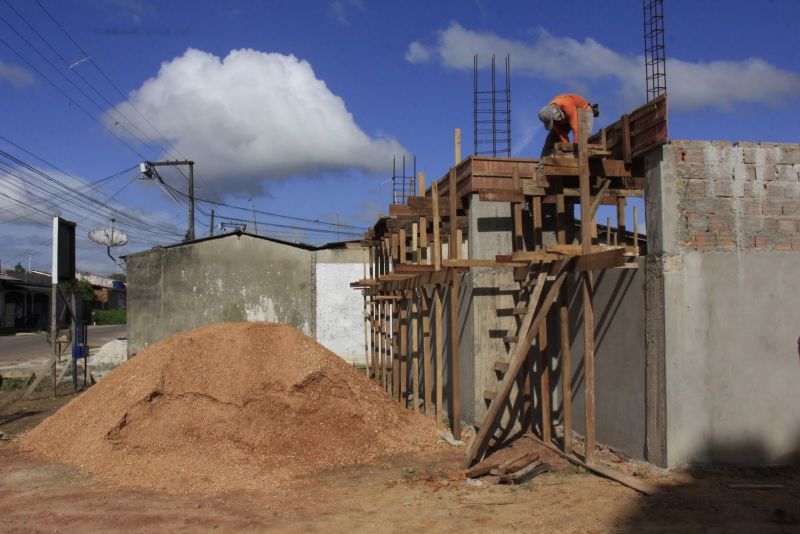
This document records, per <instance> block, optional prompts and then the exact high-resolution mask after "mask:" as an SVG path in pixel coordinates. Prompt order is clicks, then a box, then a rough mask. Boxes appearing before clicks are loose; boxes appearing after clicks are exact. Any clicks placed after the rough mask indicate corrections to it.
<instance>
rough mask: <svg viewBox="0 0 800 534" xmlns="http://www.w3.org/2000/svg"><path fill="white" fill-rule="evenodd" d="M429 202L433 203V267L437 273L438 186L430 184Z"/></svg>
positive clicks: (439, 245)
mask: <svg viewBox="0 0 800 534" xmlns="http://www.w3.org/2000/svg"><path fill="white" fill-rule="evenodd" d="M431 200H432V201H433V267H434V269H436V270H437V271H438V270H439V269H441V268H442V242H441V238H440V237H439V227H440V225H441V223H442V221H441V218H440V217H439V185H438V184H437V183H436V182H433V184H431Z"/></svg>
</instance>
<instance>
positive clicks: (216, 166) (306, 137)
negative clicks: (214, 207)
mask: <svg viewBox="0 0 800 534" xmlns="http://www.w3.org/2000/svg"><path fill="white" fill-rule="evenodd" d="M131 104H133V105H134V106H135V107H136V108H137V109H138V110H139V111H140V112H141V113H142V114H144V115H145V116H146V117H147V118H148V120H149V121H150V122H151V123H152V124H154V125H155V126H156V127H157V128H158V130H159V131H160V132H161V133H162V134H163V135H164V136H165V137H166V138H167V139H168V140H169V141H170V142H171V143H173V144H174V146H175V147H176V149H177V153H178V154H182V155H185V157H188V158H191V159H194V160H195V161H196V162H197V166H196V169H197V171H198V173H200V174H201V175H202V176H203V178H204V179H206V180H210V181H212V182H213V183H214V185H217V184H221V185H222V186H223V187H224V188H225V189H226V190H227V191H229V192H243V191H248V192H252V191H258V190H260V189H261V188H262V186H263V181H265V180H281V179H285V178H287V177H290V176H296V175H315V174H320V173H324V172H336V171H345V170H357V171H363V172H368V173H373V172H383V171H386V170H388V169H389V168H390V166H391V160H392V156H393V155H401V154H403V153H405V150H404V149H403V147H402V146H401V145H400V144H399V143H398V142H397V141H396V140H394V139H391V138H383V137H379V138H372V137H370V136H369V135H367V134H366V133H364V132H363V131H362V130H361V129H360V128H359V126H358V125H357V124H356V122H355V120H354V119H353V116H352V114H351V113H350V112H349V111H348V110H347V108H346V106H345V103H344V101H343V100H342V99H341V98H340V97H338V96H336V95H335V94H333V93H332V92H331V90H330V89H329V88H328V87H327V85H326V84H325V82H324V81H322V80H320V79H318V78H317V77H316V76H315V74H314V71H313V69H312V67H311V65H310V64H309V63H308V62H307V61H302V60H299V59H297V58H296V57H294V56H292V55H288V56H287V55H283V54H276V53H265V52H259V51H256V50H251V49H244V50H234V51H231V52H230V53H229V54H228V56H227V57H225V58H224V59H220V58H219V57H217V56H214V55H213V54H210V53H208V52H203V51H201V50H195V49H189V50H187V51H186V53H185V54H183V55H182V56H180V57H177V58H175V59H173V60H172V61H169V62H167V63H164V64H163V65H162V66H161V69H160V70H159V72H158V75H157V76H156V77H155V78H151V79H149V80H147V81H145V82H144V84H143V85H142V86H141V87H140V88H139V89H138V90H136V91H133V92H132V93H131V94H130V97H129V101H128V102H124V103H122V104H120V105H119V106H118V107H117V108H116V110H120V111H122V112H123V113H124V114H125V115H126V116H127V117H129V118H130V119H132V120H135V119H136V117H138V115H137V113H136V112H134V111H132V110H131V109H130V106H131ZM112 117H116V114H113V113H112V112H111V111H110V112H109V113H107V114H106V120H107V121H108V122H109V123H111V124H113V122H114V119H113V118H112ZM140 127H141V128H142V129H143V130H145V131H148V132H149V131H152V129H151V128H149V126H148V125H146V124H141V125H140ZM174 155H175V154H173V156H174Z"/></svg>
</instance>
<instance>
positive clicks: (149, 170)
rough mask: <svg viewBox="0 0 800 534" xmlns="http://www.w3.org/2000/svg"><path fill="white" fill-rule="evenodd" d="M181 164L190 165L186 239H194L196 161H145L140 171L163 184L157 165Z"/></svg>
mask: <svg viewBox="0 0 800 534" xmlns="http://www.w3.org/2000/svg"><path fill="white" fill-rule="evenodd" d="M180 165H188V166H189V229H188V230H187V231H186V239H185V241H194V237H195V235H194V161H190V160H182V161H145V162H144V163H140V164H139V172H141V173H142V174H144V175H145V176H147V177H148V178H150V179H153V178H155V179H157V180H158V181H159V182H161V183H162V184H163V183H164V180H162V179H161V176H159V174H158V171H157V170H156V167H177V166H180Z"/></svg>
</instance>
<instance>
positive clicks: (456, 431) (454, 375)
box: [450, 174, 461, 440]
mask: <svg viewBox="0 0 800 534" xmlns="http://www.w3.org/2000/svg"><path fill="white" fill-rule="evenodd" d="M453 176H455V174H453ZM450 276H451V284H450V390H451V393H452V395H453V399H452V403H451V408H450V419H451V429H452V432H453V439H456V440H460V439H461V364H460V355H459V350H460V348H459V339H460V338H461V336H460V334H459V328H458V315H459V314H458V308H459V306H458V296H459V295H458V294H459V293H460V291H461V275H460V274H459V273H458V272H456V271H454V270H452V269H451V270H450Z"/></svg>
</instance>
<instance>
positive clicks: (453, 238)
mask: <svg viewBox="0 0 800 534" xmlns="http://www.w3.org/2000/svg"><path fill="white" fill-rule="evenodd" d="M448 184H449V188H448V197H447V200H448V205H449V208H450V214H449V215H450V223H451V224H450V241H449V242H448V243H449V245H448V256H447V257H448V258H449V259H451V260H454V259H458V233H457V232H458V230H457V226H458V225H456V224H452V222H453V219H454V217H455V214H456V210H457V207H456V203H457V201H458V193H457V192H456V169H455V167H453V168H452V169H450V176H449V181H448ZM454 437H455V438H456V439H458V437H457V436H455V434H454Z"/></svg>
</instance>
